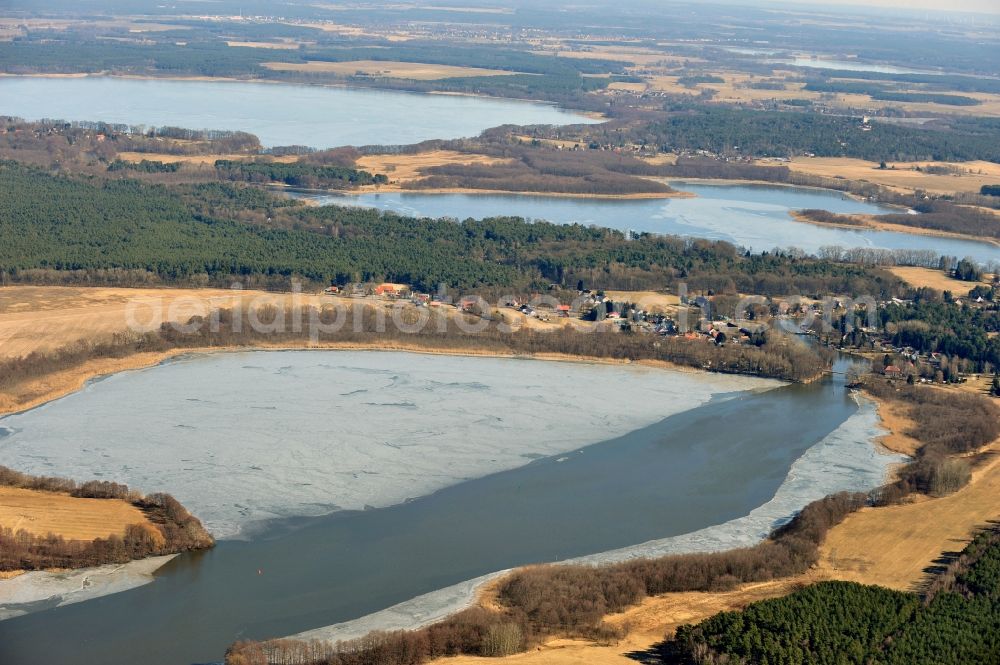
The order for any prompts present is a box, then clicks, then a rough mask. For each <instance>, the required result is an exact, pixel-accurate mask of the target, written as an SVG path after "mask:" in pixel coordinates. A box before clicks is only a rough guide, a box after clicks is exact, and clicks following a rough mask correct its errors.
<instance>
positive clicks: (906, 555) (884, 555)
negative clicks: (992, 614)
mask: <svg viewBox="0 0 1000 665" xmlns="http://www.w3.org/2000/svg"><path fill="white" fill-rule="evenodd" d="M998 451H1000V446H998V445H997V444H994V445H993V446H992V447H991V449H990V453H989V455H990V459H989V461H988V462H987V463H986V464H984V465H983V466H982V467H981V468H979V469H977V470H976V471H974V473H973V482H972V483H971V484H969V485H968V486H966V487H965V488H963V489H962V490H960V491H958V492H956V493H955V494H952V495H950V496H946V497H942V498H940V499H924V500H918V501H916V502H914V503H909V504H904V505H900V506H887V507H882V508H865V509H863V510H861V511H860V512H858V513H855V514H853V515H850V516H848V518H847V519H846V520H844V522H843V523H842V524H840V525H839V526H837V527H836V528H834V529H833V530H832V531H831V532H830V534H829V535H828V536H827V539H826V542H824V543H823V545H822V547H821V548H820V562H819V566H818V570H817V571H816V576H817V578H818V579H838V580H849V581H854V582H861V583H863V584H880V585H882V586H886V587H889V588H893V589H900V590H913V589H916V588H917V587H918V586H919V585H920V584H921V582H922V581H923V580H924V579H925V573H924V569H925V568H927V567H928V566H930V565H931V564H932V562H933V561H934V560H935V559H937V558H938V556H940V554H941V553H942V552H955V551H958V550H960V549H962V547H964V545H965V543H966V542H968V540H969V538H970V537H971V536H972V534H973V533H974V532H975V531H976V530H977V529H980V528H982V527H985V526H987V522H988V521H989V520H994V519H996V518H998V517H1000V455H998V454H997V452H998Z"/></svg>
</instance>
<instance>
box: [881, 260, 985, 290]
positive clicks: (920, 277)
mask: <svg viewBox="0 0 1000 665" xmlns="http://www.w3.org/2000/svg"><path fill="white" fill-rule="evenodd" d="M887 270H888V271H889V272H891V273H892V274H893V275H895V276H896V277H898V278H900V279H901V280H903V281H904V282H906V283H907V284H909V285H910V286H915V287H918V288H919V287H927V288H931V289H937V290H938V291H951V292H952V293H954V294H956V295H958V296H964V295H965V294H967V293H968V292H969V291H971V290H972V289H973V287H975V286H976V283H975V282H963V281H962V280H960V279H955V278H954V277H951V276H950V275H946V274H945V273H944V271H943V270H935V269H933V268H917V267H914V266H893V267H891V268H887ZM981 283H982V284H989V282H988V281H986V280H983V281H982V282H981Z"/></svg>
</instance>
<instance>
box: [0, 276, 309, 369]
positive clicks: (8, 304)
mask: <svg viewBox="0 0 1000 665" xmlns="http://www.w3.org/2000/svg"><path fill="white" fill-rule="evenodd" d="M291 298H292V295H291V294H276V293H267V292H264V291H250V290H247V291H230V290H227V289H124V288H100V287H97V288H95V287H62V286H44V287H35V286H8V287H2V288H0V359H3V358H12V357H20V356H24V355H26V354H28V353H31V352H32V351H51V350H53V349H57V348H59V347H62V346H66V345H68V344H72V343H74V342H77V341H80V340H101V339H106V338H108V337H110V335H111V334H112V333H119V332H124V331H126V330H128V329H130V327H132V325H131V324H132V323H135V324H136V325H137V326H139V327H140V328H141V327H147V328H154V327H158V326H159V322H162V321H187V320H188V319H189V318H190V317H191V316H194V315H205V314H207V313H208V312H209V311H210V310H211V309H212V308H216V307H227V306H231V305H233V304H234V303H238V302H244V303H249V302H259V303H260V304H263V303H265V302H272V303H281V302H286V301H290V299H291ZM301 298H302V299H303V301H304V302H305V303H318V302H321V301H322V300H321V298H322V297H321V296H316V295H308V296H306V295H303V296H301Z"/></svg>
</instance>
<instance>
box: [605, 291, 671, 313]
mask: <svg viewBox="0 0 1000 665" xmlns="http://www.w3.org/2000/svg"><path fill="white" fill-rule="evenodd" d="M604 293H605V295H607V296H608V297H609V298H611V300H613V301H614V302H630V303H633V304H635V305H638V306H639V307H640V308H642V309H645V310H647V311H667V310H673V309H676V307H677V306H678V305H680V304H681V299H680V298H678V297H677V296H676V295H674V294H672V293H660V292H659V291H605V292H604Z"/></svg>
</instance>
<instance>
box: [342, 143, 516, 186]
mask: <svg viewBox="0 0 1000 665" xmlns="http://www.w3.org/2000/svg"><path fill="white" fill-rule="evenodd" d="M505 161H507V160H503V159H497V158H496V157H489V156H487V155H471V154H467V153H464V152H455V151H453V150H431V151H428V152H420V153H417V154H413V155H366V156H364V157H361V158H360V159H358V161H357V163H356V166H357V168H359V169H362V170H364V171H368V172H369V173H384V174H385V175H386V176H388V177H389V182H391V183H393V184H403V183H406V182H412V181H413V180H418V179H420V178H421V177H423V176H424V173H423V170H424V169H427V168H430V167H432V166H444V165H453V164H480V165H481V164H501V163H503V162H505Z"/></svg>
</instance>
